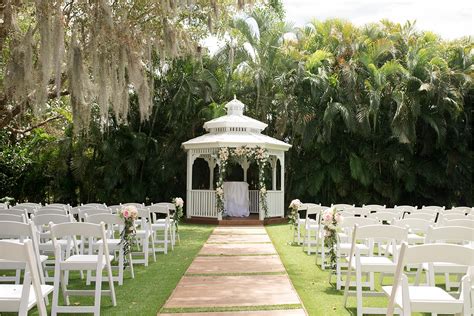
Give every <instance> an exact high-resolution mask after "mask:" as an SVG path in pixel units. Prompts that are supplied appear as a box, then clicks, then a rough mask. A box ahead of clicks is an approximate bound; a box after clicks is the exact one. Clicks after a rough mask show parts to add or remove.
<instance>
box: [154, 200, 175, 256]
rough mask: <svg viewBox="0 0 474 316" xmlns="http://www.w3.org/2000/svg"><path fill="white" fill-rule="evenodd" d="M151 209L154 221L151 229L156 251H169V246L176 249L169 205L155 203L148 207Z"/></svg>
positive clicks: (165, 252)
mask: <svg viewBox="0 0 474 316" xmlns="http://www.w3.org/2000/svg"><path fill="white" fill-rule="evenodd" d="M147 208H148V210H149V211H150V214H151V218H152V223H151V230H152V232H153V236H154V244H155V250H156V251H162V252H163V253H164V254H167V253H168V246H169V245H171V249H172V250H173V249H174V244H173V236H172V229H173V228H172V227H171V226H172V225H173V224H172V223H171V215H170V211H169V208H168V205H160V204H154V205H151V206H148V207H147Z"/></svg>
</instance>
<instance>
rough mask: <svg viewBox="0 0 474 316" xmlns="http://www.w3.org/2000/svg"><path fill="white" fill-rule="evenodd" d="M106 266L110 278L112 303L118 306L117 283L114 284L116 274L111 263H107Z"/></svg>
mask: <svg viewBox="0 0 474 316" xmlns="http://www.w3.org/2000/svg"><path fill="white" fill-rule="evenodd" d="M106 267H107V277H108V279H109V290H110V298H111V300H112V305H113V306H117V298H116V297H115V284H114V276H113V274H112V266H111V265H110V264H106Z"/></svg>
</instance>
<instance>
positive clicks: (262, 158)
mask: <svg viewBox="0 0 474 316" xmlns="http://www.w3.org/2000/svg"><path fill="white" fill-rule="evenodd" d="M217 157H218V159H219V180H218V181H217V183H216V204H217V210H218V212H220V213H221V212H223V211H224V179H225V176H226V174H227V165H228V163H229V160H230V159H231V158H234V159H242V158H246V159H250V160H255V162H256V163H257V165H258V167H259V173H258V177H259V195H260V199H259V201H260V208H261V209H262V210H264V212H265V216H266V215H267V212H268V206H267V189H266V187H265V170H264V169H265V166H266V164H267V163H268V157H269V154H268V151H267V149H265V148H261V147H255V148H252V147H249V146H245V147H244V146H240V147H237V148H234V149H229V148H226V147H223V148H220V149H219V152H218V155H217Z"/></svg>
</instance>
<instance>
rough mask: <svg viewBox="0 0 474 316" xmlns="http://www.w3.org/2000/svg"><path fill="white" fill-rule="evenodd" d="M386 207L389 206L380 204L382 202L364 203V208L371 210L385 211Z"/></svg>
mask: <svg viewBox="0 0 474 316" xmlns="http://www.w3.org/2000/svg"><path fill="white" fill-rule="evenodd" d="M386 207H387V206H386V205H380V204H368V205H365V204H362V208H367V209H369V210H370V211H371V212H374V211H384V210H385V209H386Z"/></svg>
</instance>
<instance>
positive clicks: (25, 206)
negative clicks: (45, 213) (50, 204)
mask: <svg viewBox="0 0 474 316" xmlns="http://www.w3.org/2000/svg"><path fill="white" fill-rule="evenodd" d="M41 207H42V205H41V204H36V203H21V204H17V205H15V206H13V207H10V209H17V210H25V211H26V212H27V214H34V213H35V212H36V210H37V209H39V208H41Z"/></svg>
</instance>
